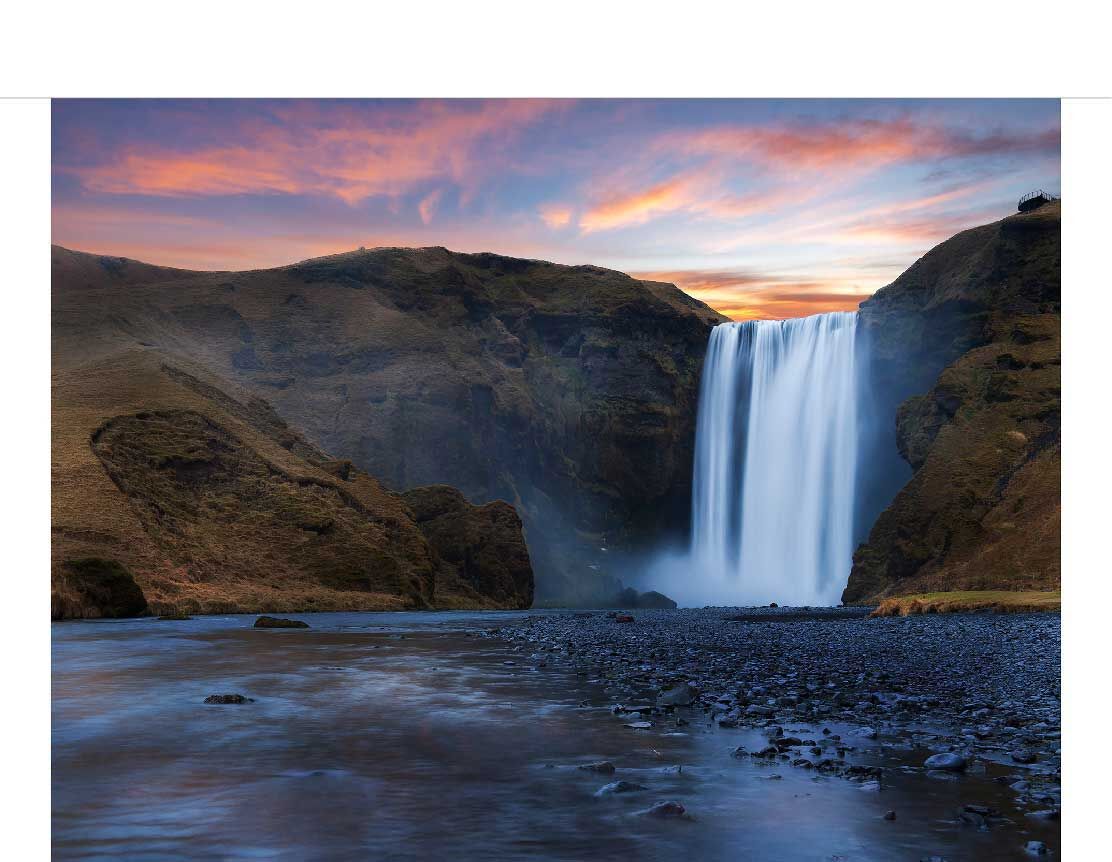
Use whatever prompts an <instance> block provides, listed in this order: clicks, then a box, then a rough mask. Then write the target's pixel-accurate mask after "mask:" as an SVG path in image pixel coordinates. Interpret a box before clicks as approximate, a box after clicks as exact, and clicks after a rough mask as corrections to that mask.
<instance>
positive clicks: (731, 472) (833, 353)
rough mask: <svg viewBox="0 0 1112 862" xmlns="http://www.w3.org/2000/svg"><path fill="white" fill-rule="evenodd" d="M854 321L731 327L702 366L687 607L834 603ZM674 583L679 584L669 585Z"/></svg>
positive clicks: (843, 563)
mask: <svg viewBox="0 0 1112 862" xmlns="http://www.w3.org/2000/svg"><path fill="white" fill-rule="evenodd" d="M856 330H857V315H856V314H853V313H847V312H837V313H832V314H820V315H815V316H813V317H805V318H800V319H797V320H782V321H764V320H762V321H749V322H745V323H725V324H721V325H719V326H717V327H715V328H714V330H712V332H711V337H710V344H709V345H708V348H707V357H706V363H705V365H704V368H703V382H702V389H701V392H700V396H699V416H698V425H697V431H696V447H695V472H694V476H693V498H692V533H691V550H690V557H689V561H688V564H687V565H688V567H689V573H688V576H687V577H686V578H684V579H682V582H680V583H673V584H670V585H669V586H670V587H671V589H672V590H673V591H674V593H675V594H676V597H677V598H679V599H680V600H681V601H684V603H685V604H697V603H704V602H710V603H714V604H756V603H766V602H769V601H777V602H780V603H781V604H793V605H830V604H837V602H838V601H839V599H840V596H841V592H842V589H843V588H844V586H845V583H846V578H847V577H848V575H849V570H850V565H851V563H852V556H853V513H854V492H855V484H856V473H857V428H856V424H857V379H856V372H855V368H854V365H855V340H856ZM669 580H672V579H669Z"/></svg>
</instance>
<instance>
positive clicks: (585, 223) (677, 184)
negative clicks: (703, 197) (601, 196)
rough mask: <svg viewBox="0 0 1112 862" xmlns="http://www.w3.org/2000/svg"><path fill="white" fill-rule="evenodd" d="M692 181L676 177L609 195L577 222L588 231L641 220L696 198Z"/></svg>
mask: <svg viewBox="0 0 1112 862" xmlns="http://www.w3.org/2000/svg"><path fill="white" fill-rule="evenodd" d="M695 185H696V184H695V183H693V182H692V181H691V179H685V178H679V179H673V180H669V181H668V182H664V183H658V184H657V185H654V186H652V187H650V188H648V189H645V190H644V191H640V192H635V193H633V194H626V195H620V196H618V197H614V198H611V199H610V200H607V201H604V202H603V203H600V204H598V205H597V206H594V207H592V208H591V209H589V210H587V212H586V213H584V214H583V216H582V217H581V218H580V219H579V226H580V228H582V229H583V231H584V232H585V233H591V232H593V231H597V230H609V229H611V228H616V227H628V226H630V225H637V224H644V223H645V222H647V221H648V220H649V219H651V218H655V217H656V216H658V215H661V214H663V213H669V212H675V211H676V210H680V209H684V208H686V207H688V206H690V205H691V204H692V203H693V202H694V201H696V200H697V199H698V198H697V189H696V188H695Z"/></svg>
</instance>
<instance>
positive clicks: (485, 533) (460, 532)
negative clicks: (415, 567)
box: [402, 485, 533, 608]
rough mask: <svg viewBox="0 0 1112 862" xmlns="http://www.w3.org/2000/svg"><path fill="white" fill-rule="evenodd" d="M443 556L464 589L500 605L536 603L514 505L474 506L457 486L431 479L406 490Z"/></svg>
mask: <svg viewBox="0 0 1112 862" xmlns="http://www.w3.org/2000/svg"><path fill="white" fill-rule="evenodd" d="M402 497H403V498H404V499H405V501H406V503H408V504H409V506H410V508H411V509H412V510H413V514H414V517H415V519H416V522H417V526H418V527H419V528H420V530H421V532H422V533H424V535H425V537H426V538H427V539H428V540H429V544H430V545H431V546H432V548H433V550H434V552H435V553H436V555H437V557H438V558H439V560H440V561H441V562H442V563H443V564H446V565H447V567H448V568H449V569H450V573H449V572H442V574H441V577H442V578H448V577H454V578H455V579H457V580H458V582H460V585H461V586H462V587H464V588H465V589H469V590H473V591H474V592H475V593H477V594H478V595H480V596H483V597H486V598H488V599H491V600H493V601H495V602H497V603H498V605H499V606H500V607H508V608H528V607H531V606H532V604H533V569H532V566H531V565H530V562H529V551H528V549H527V548H526V546H525V539H524V536H523V535H522V530H521V519H520V518H519V517H518V516H517V512H515V511H514V508H513V506H511V505H509V504H508V503H503V502H502V501H501V500H496V501H494V502H492V503H487V504H486V505H483V506H473V505H471V504H470V503H468V502H467V499H466V498H465V497H464V496H463V494H462V493H460V491H459V490H457V489H456V488H452V487H449V486H447V485H432V486H429V487H425V488H414V489H412V490H410V491H406V492H405V493H404V494H402Z"/></svg>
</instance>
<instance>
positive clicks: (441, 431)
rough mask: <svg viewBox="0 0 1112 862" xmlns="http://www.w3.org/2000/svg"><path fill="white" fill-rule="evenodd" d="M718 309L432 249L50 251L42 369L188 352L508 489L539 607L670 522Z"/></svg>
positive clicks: (333, 437) (466, 484)
mask: <svg viewBox="0 0 1112 862" xmlns="http://www.w3.org/2000/svg"><path fill="white" fill-rule="evenodd" d="M168 285H172V289H170V288H168ZM721 320H723V318H722V317H721V316H720V315H718V314H717V313H716V312H714V311H712V310H711V309H710V308H708V307H707V306H705V305H703V304H702V303H700V302H698V301H696V300H694V299H691V298H690V297H688V296H687V295H686V294H684V293H682V292H681V291H679V290H678V289H676V288H675V287H673V286H672V285H665V284H660V283H655V282H645V281H640V280H637V279H633V278H630V277H629V276H626V275H623V274H622V273H618V272H614V271H612V270H606V269H601V268H598V267H593V266H574V267H570V266H559V265H556V264H551V263H545V262H543V261H532V260H519V259H515V258H508V257H502V256H498V255H492V254H474V255H470V254H457V253H453V252H450V251H448V250H446V249H442V248H426V249H399V248H384V249H372V250H360V251H356V252H351V253H348V254H342V255H335V256H332V257H326V258H319V259H316V260H310V261H305V262H303V263H300V264H296V265H294V266H289V267H282V268H278V269H273V270H261V271H253V272H243V273H190V272H184V271H182V270H169V269H161V268H158V267H150V266H147V265H144V264H140V263H138V262H135V261H126V260H121V259H119V258H100V257H96V256H92V255H82V254H80V253H76V252H70V251H67V250H65V249H59V248H56V249H55V250H54V316H53V321H54V330H55V339H54V341H55V364H56V366H57V367H63V366H65V365H66V364H68V363H72V362H76V361H87V360H88V359H89V358H90V357H94V356H98V355H104V354H105V353H106V352H108V351H113V350H120V349H126V348H136V347H137V346H141V347H142V348H143V349H148V350H159V351H165V352H169V353H172V354H174V355H177V356H188V357H190V359H191V360H192V361H194V362H197V363H201V364H203V365H204V366H205V367H206V368H207V369H208V370H210V371H212V372H214V373H215V374H217V375H219V376H221V377H224V378H227V379H229V380H233V381H235V382H236V383H237V384H238V385H240V386H243V387H246V388H247V389H248V390H249V391H250V392H252V393H253V394H255V395H256V396H259V397H262V398H265V399H266V400H267V401H269V402H271V403H272V404H273V405H274V407H275V409H276V411H277V413H278V414H280V415H281V416H282V418H283V419H284V420H285V421H287V422H289V423H290V425H291V426H293V427H295V428H297V429H298V430H299V431H301V432H303V433H304V435H305V436H306V437H307V438H308V440H309V441H311V442H312V443H313V444H315V445H317V446H320V447H321V448H322V449H323V450H325V451H327V452H330V453H333V454H334V455H336V456H337V457H339V458H342V459H347V460H349V461H350V462H352V463H353V464H354V465H355V466H356V467H358V468H360V469H362V470H364V471H366V472H368V473H370V474H371V475H373V476H375V477H377V478H379V479H381V480H382V481H383V482H384V483H385V484H386V485H387V486H388V487H390V488H393V489H396V490H402V489H406V488H412V487H420V486H426V485H432V484H442V483H443V484H449V485H451V486H453V487H456V488H459V489H460V490H461V491H462V492H463V494H464V496H465V497H466V498H467V499H468V500H470V501H471V502H473V503H480V504H482V503H486V502H487V501H489V500H496V499H499V500H505V501H507V502H510V503H512V504H513V505H514V507H515V509H516V510H517V512H518V513H519V514H520V516H521V518H522V520H523V522H524V525H525V531H526V534H527V536H528V541H529V551H530V555H531V558H532V560H533V564H534V566H535V567H536V569H537V571H538V597H539V598H542V599H546V600H549V601H560V602H592V601H598V599H599V597H600V596H606V597H609V596H610V595H612V594H613V593H614V592H616V591H617V589H618V584H617V581H616V580H615V579H614V578H613V577H607V574H608V570H611V571H610V574H614V573H615V572H613V568H614V564H613V561H614V559H615V558H616V557H617V556H618V553H619V552H620V550H621V549H635V548H638V547H644V546H646V545H655V543H656V542H657V541H660V540H662V539H663V538H664V537H665V536H666V535H667V534H668V533H669V532H675V533H678V534H683V533H685V532H686V529H687V519H688V512H689V506H690V493H691V490H690V482H691V464H692V452H693V448H694V434H695V415H696V406H697V400H698V378H699V372H700V369H701V366H702V358H703V354H704V351H705V349H706V343H707V337H708V332H709V329H710V327H711V326H713V325H714V324H715V323H718V322H720V321H721ZM601 548H606V549H607V550H606V551H605V552H604V551H602V550H600V549H601Z"/></svg>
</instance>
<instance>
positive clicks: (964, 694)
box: [489, 608, 1061, 820]
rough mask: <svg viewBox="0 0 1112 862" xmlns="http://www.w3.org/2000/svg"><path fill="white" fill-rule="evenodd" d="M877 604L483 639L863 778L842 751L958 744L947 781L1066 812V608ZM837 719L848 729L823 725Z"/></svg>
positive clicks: (584, 621) (613, 692)
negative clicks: (987, 778)
mask: <svg viewBox="0 0 1112 862" xmlns="http://www.w3.org/2000/svg"><path fill="white" fill-rule="evenodd" d="M870 610H871V609H869V608H803V609H800V608H775V609H773V608H744V609H739V608H707V609H701V610H679V611H641V612H637V613H636V614H635V615H634V616H633V619H632V621H630V622H621V621H619V619H620V618H615V617H614V616H608V615H607V614H604V613H590V614H588V613H580V614H564V615H561V616H545V617H531V618H528V619H525V620H521V621H515V622H514V623H513V624H512V625H508V626H504V627H500V628H498V629H495V630H492V631H490V632H489V634H490V635H492V636H494V637H497V638H506V639H510V640H514V641H516V642H517V643H519V644H520V645H521V649H522V650H523V651H529V652H530V653H531V655H532V658H533V659H534V660H543V661H546V662H556V663H559V664H561V665H563V666H567V667H571V668H574V669H575V670H576V671H577V672H578V673H580V674H581V675H585V676H586V677H587V678H588V679H590V680H592V681H595V682H597V683H599V684H601V685H603V686H605V688H606V691H607V693H608V694H609V696H610V698H611V702H610V705H609V706H610V709H611V710H613V711H616V712H623V713H627V714H631V715H632V714H633V713H636V716H637V718H638V719H639V720H643V721H647V722H649V723H651V724H652V725H653V726H654V727H657V726H659V727H669V726H673V725H676V724H681V725H682V723H683V722H684V721H689V720H690V719H684V718H682V717H678V718H677V716H676V715H675V708H674V706H672V704H675V703H687V702H690V705H691V707H690V708H691V710H692V711H693V712H694V713H695V714H696V716H697V717H698V720H700V721H702V722H705V723H708V724H710V725H714V726H717V727H719V728H726V729H733V728H738V729H759V730H761V731H763V732H765V734H766V735H767V737H768V739H769V741H770V742H771V744H772V748H774V749H775V751H772V750H769V749H768V748H766V749H765V750H764V753H762V752H761V751H760V750H756V751H754V750H749V751H747V752H738V754H741V755H744V756H750V757H752V756H754V755H756V756H759V757H766V758H771V759H773V760H774V761H775V762H777V763H781V764H783V765H784V766H785V767H788V766H791V767H796V768H799V769H803V770H805V771H825V772H828V773H833V774H840V775H846V776H848V777H851V778H854V779H856V780H858V781H870V780H874V779H875V778H877V777H878V776H876V775H872V774H868V773H865V772H860V771H857V772H855V771H853V770H851V769H846V768H845V766H844V764H845V763H846V761H845V760H844V758H845V757H846V754H847V753H852V752H861V751H873V752H881V751H885V750H891V751H895V750H899V751H904V752H919V754H920V757H919V759H918V762H917V765H918V766H920V767H922V766H923V764H924V763H925V760H926V757H927V756H929V755H931V754H937V753H953V754H956V755H957V756H958V758H959V759H960V760H961V761H962V762H963V763H964V766H963V767H962V768H961V769H958V770H955V771H954V772H951V773H949V775H950V777H960V776H961V775H968V774H971V773H973V772H976V773H978V774H982V775H983V774H986V772H989V773H992V774H993V778H994V780H996V781H997V782H999V783H1000V784H1001V785H1002V786H1005V787H1007V788H1009V790H1010V792H1011V793H1012V795H1013V796H1014V800H1015V804H1016V805H1017V807H1018V809H1019V810H1021V811H1022V812H1023V813H1024V816H1025V817H1027V818H1028V819H1049V820H1057V818H1058V816H1059V815H1058V811H1059V806H1060V800H1061V786H1060V784H1061V761H1060V754H1061V751H1060V742H1061V713H1060V709H1061V705H1060V673H1061V619H1060V616H1059V615H1057V614H1052V613H1035V614H1023V613H1015V614H947V615H921V616H906V617H901V616H895V617H882V618H871V617H869V616H868V614H869V612H870ZM676 692H682V694H681V695H679V696H677V694H676ZM839 726H840V727H849V728H851V729H852V730H851V731H850V738H848V739H847V738H846V734H845V731H842V732H841V734H836V733H835V732H833V731H831V730H830V728H831V727H839ZM839 735H840V736H841V738H840V739H839V738H838V737H839ZM832 740H833V742H832ZM851 760H852V756H851ZM954 762H955V763H957V760H954ZM913 765H916V764H913ZM880 780H881V781H882V782H883V780H884V779H883V777H881V778H880Z"/></svg>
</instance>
